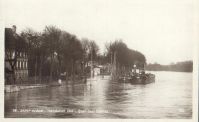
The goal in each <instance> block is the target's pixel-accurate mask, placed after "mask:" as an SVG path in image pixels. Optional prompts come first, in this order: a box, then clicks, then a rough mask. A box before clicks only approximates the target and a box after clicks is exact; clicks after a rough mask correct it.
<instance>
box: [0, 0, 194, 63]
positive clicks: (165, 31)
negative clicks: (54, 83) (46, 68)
mask: <svg viewBox="0 0 199 122" xmlns="http://www.w3.org/2000/svg"><path fill="white" fill-rule="evenodd" d="M2 6H3V13H4V18H3V20H4V23H5V26H6V27H11V26H12V25H16V26H17V32H18V33H20V32H21V30H23V29H25V28H27V27H30V28H32V29H34V30H35V31H42V30H43V29H44V27H45V26H46V25H55V26H57V27H59V28H60V29H62V30H65V31H67V32H69V33H72V34H75V35H76V36H77V37H78V38H79V39H81V38H84V37H86V38H88V39H91V40H95V41H96V42H97V44H98V45H99V46H100V50H101V52H103V50H104V44H105V42H107V41H108V42H109V41H114V40H115V39H123V41H124V42H125V43H126V44H127V45H128V47H129V48H131V49H134V50H138V51H140V52H142V53H143V54H144V55H145V56H146V59H147V63H154V62H157V63H160V64H169V63H171V62H177V61H184V60H192V52H193V51H192V45H193V43H192V42H193V15H194V14H193V2H192V0H4V2H3V4H2Z"/></svg>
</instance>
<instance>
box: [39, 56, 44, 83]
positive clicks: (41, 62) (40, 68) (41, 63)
mask: <svg viewBox="0 0 199 122" xmlns="http://www.w3.org/2000/svg"><path fill="white" fill-rule="evenodd" d="M39 66H40V67H39V82H40V83H41V77H42V66H43V60H42V56H40V64H39Z"/></svg>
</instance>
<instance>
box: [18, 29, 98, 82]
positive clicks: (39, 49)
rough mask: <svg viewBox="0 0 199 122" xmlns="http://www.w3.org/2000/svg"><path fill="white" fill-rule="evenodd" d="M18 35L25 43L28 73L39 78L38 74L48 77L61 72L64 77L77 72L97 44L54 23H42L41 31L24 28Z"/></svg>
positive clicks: (81, 71) (88, 58) (95, 56)
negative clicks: (43, 26) (79, 37)
mask: <svg viewBox="0 0 199 122" xmlns="http://www.w3.org/2000/svg"><path fill="white" fill-rule="evenodd" d="M20 36H21V37H22V38H24V39H25V40H26V43H27V46H28V48H27V52H28V59H29V64H28V66H29V75H30V76H35V77H36V76H38V77H39V79H40V80H41V78H42V76H49V81H52V80H53V79H54V78H57V77H59V75H60V74H61V73H64V72H65V73H66V75H67V76H68V77H74V76H75V75H78V76H80V75H81V74H82V73H84V69H85V66H86V64H87V63H88V61H89V60H91V57H92V58H93V60H96V59H97V57H98V52H99V47H98V45H97V44H96V43H95V41H91V40H89V39H85V38H84V39H82V40H80V39H78V38H77V37H76V36H75V35H73V34H70V33H68V32H66V31H64V30H61V29H59V28H57V27H55V26H46V27H45V29H44V30H43V32H36V31H34V30H32V29H30V28H27V29H25V30H23V31H22V32H21V34H20ZM91 55H92V56H91ZM82 75H83V74H82Z"/></svg>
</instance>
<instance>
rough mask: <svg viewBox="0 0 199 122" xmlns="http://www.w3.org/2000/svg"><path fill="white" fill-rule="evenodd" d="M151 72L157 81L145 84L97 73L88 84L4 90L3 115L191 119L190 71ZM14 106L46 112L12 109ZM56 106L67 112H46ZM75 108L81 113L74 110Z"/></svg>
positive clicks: (57, 108)
mask: <svg viewBox="0 0 199 122" xmlns="http://www.w3.org/2000/svg"><path fill="white" fill-rule="evenodd" d="M153 73H154V74H155V75H156V82H155V83H151V84H147V85H131V84H128V83H121V82H116V81H111V80H110V77H108V76H105V77H104V78H102V77H101V76H99V77H97V78H96V79H95V80H92V81H88V82H87V83H83V82H81V83H75V84H74V83H70V82H69V83H66V84H65V85H63V86H61V87H51V88H50V87H49V88H40V89H28V90H23V91H20V92H17V93H10V94H7V93H6V94H5V117H37V118H38V117H41V118H46V117H50V118H53V117H58V118H59V117H60V118H135V119H144V118H147V119H155V118H161V119H164V118H175V119H177V118H191V117H192V73H178V72H153ZM14 108H18V109H40V110H44V111H45V112H39V113H35V112H34V113H33V112H12V109H14ZM55 109H56V110H69V112H57V113H55V112H46V111H47V110H55ZM78 110H81V111H82V113H77V111H78ZM87 110H88V111H90V112H91V113H89V112H88V111H87ZM85 111H86V112H85ZM93 111H94V113H92V112H93ZM95 111H97V112H96V113H95ZM99 111H100V112H101V113H100V112H99Z"/></svg>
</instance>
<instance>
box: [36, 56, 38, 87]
mask: <svg viewBox="0 0 199 122" xmlns="http://www.w3.org/2000/svg"><path fill="white" fill-rule="evenodd" d="M37 67H38V66H37V56H36V60H35V84H36V83H37Z"/></svg>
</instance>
